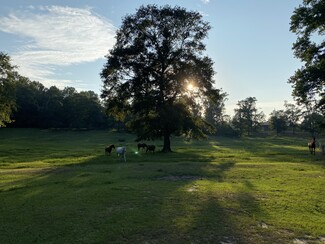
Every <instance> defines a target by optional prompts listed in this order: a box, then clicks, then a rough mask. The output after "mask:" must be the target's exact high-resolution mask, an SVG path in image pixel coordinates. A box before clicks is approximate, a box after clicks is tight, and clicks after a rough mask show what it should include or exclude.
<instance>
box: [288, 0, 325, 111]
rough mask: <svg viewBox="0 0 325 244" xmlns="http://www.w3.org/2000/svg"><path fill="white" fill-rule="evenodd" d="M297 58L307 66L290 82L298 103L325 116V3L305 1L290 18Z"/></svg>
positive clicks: (324, 0)
mask: <svg viewBox="0 0 325 244" xmlns="http://www.w3.org/2000/svg"><path fill="white" fill-rule="evenodd" d="M290 30H291V31H292V32H293V33H295V34H297V41H296V42H295V43H294V44H293V50H294V54H295V56H296V57H297V58H299V59H300V60H301V61H302V62H303V63H304V66H303V67H302V68H300V69H298V70H297V71H296V72H295V74H294V75H293V76H292V77H291V78H290V79H289V83H292V84H293V95H294V97H295V98H296V99H297V101H298V102H299V103H303V104H306V105H308V106H310V105H312V106H314V108H316V109H320V110H321V111H322V113H323V114H325V40H324V34H325V0H304V1H303V3H302V4H301V5H300V6H299V7H298V8H296V9H295V10H294V13H293V15H292V16H291V27H290Z"/></svg>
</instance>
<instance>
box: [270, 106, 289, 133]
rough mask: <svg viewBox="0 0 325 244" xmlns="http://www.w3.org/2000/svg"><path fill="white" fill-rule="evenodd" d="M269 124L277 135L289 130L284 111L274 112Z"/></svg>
mask: <svg viewBox="0 0 325 244" xmlns="http://www.w3.org/2000/svg"><path fill="white" fill-rule="evenodd" d="M269 123H270V125H271V129H273V130H275V131H276V134H277V135H279V134H280V133H281V132H283V131H285V129H286V128H287V116H286V114H285V112H284V111H283V110H273V111H272V113H271V114H270V118H269Z"/></svg>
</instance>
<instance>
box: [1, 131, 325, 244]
mask: <svg viewBox="0 0 325 244" xmlns="http://www.w3.org/2000/svg"><path fill="white" fill-rule="evenodd" d="M134 139H135V137H134V136H132V135H127V134H120V133H116V132H107V131H49V130H36V129H3V128H2V129H0V220H1V225H0V243H228V244H230V243H325V193H324V189H325V167H324V166H325V158H324V156H323V155H320V152H319V150H318V151H317V155H315V156H314V155H310V154H309V152H308V148H307V147H306V141H307V140H308V138H288V137H284V138H281V137H273V138H244V139H231V138H218V137H217V138H210V139H209V140H207V141H192V142H186V141H184V140H183V139H182V138H172V147H173V149H174V151H175V152H174V153H170V154H162V153H155V154H151V153H144V152H140V153H138V154H136V151H137V148H136V143H135V142H134ZM111 143H114V144H115V145H126V146H127V151H128V152H127V163H124V162H122V161H121V160H119V159H118V158H117V157H116V155H115V153H113V154H112V155H111V156H105V155H104V147H105V145H108V144H111ZM149 143H152V144H155V145H156V146H157V147H158V149H159V148H161V144H162V142H161V141H154V142H149Z"/></svg>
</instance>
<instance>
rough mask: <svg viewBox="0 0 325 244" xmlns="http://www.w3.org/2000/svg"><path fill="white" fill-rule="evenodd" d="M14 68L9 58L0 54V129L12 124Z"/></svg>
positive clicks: (15, 74)
mask: <svg viewBox="0 0 325 244" xmlns="http://www.w3.org/2000/svg"><path fill="white" fill-rule="evenodd" d="M14 69H15V66H13V65H12V64H11V60H10V57H9V56H8V55H7V54H4V53H2V52H0V127H4V126H5V125H6V124H7V123H10V122H12V118H11V115H12V112H13V110H14V109H15V105H16V103H15V77H16V76H17V73H16V72H15V70H14Z"/></svg>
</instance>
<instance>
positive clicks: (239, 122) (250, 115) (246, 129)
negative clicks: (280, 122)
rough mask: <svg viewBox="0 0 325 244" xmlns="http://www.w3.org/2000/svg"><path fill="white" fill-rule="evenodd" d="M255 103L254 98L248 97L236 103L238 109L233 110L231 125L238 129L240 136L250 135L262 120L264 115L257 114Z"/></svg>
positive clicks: (261, 113)
mask: <svg viewBox="0 0 325 244" xmlns="http://www.w3.org/2000/svg"><path fill="white" fill-rule="evenodd" d="M256 101H257V100H256V98H255V97H248V98H246V99H244V100H241V101H239V102H238V103H237V105H238V106H239V108H236V109H235V115H234V117H233V120H232V123H233V125H234V127H235V128H237V129H238V131H239V134H240V135H243V134H245V133H246V134H247V135H251V133H252V132H253V131H255V130H257V129H258V128H259V126H260V123H261V122H262V121H263V120H264V117H265V116H264V113H263V112H258V110H257V108H256Z"/></svg>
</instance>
